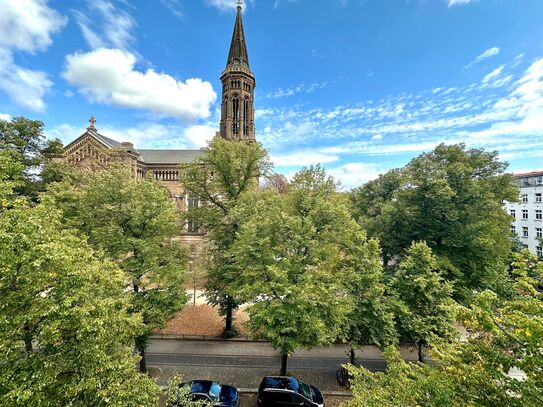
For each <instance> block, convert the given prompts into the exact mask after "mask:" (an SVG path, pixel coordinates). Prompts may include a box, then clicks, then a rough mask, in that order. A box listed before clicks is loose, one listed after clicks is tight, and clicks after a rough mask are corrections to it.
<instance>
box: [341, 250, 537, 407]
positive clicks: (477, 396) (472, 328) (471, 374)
mask: <svg viewBox="0 0 543 407" xmlns="http://www.w3.org/2000/svg"><path fill="white" fill-rule="evenodd" d="M514 256H515V261H514V262H513V274H514V276H515V279H514V280H513V281H512V284H513V286H514V295H513V297H512V298H501V297H499V296H498V295H497V294H496V293H494V292H492V291H489V290H486V291H483V292H480V293H478V294H477V295H475V296H474V298H473V302H472V303H471V304H470V305H469V306H465V307H464V306H458V307H457V319H458V320H459V321H461V322H462V324H463V325H464V326H465V327H466V329H467V337H466V338H465V339H456V340H454V341H452V342H448V341H440V340H436V341H434V343H433V349H432V352H431V355H432V363H431V364H418V363H408V362H405V361H403V360H402V359H401V358H400V357H399V353H398V352H397V351H396V350H395V349H393V348H390V349H388V350H387V351H386V353H385V355H386V358H387V371H386V372H385V373H371V372H369V371H368V370H366V369H364V368H361V369H356V368H351V369H350V370H351V373H352V374H353V376H354V377H353V379H352V384H353V387H352V388H353V396H354V397H353V400H352V401H350V402H348V403H347V406H348V407H355V406H356V407H358V406H369V407H389V406H398V407H408V406H409V407H410V406H436V407H437V406H458V407H460V406H467V405H470V406H486V407H521V406H522V407H532V406H533V407H535V406H540V405H542V403H543V371H542V370H541V366H543V301H542V299H543V297H542V293H541V292H540V291H538V290H537V289H536V287H537V285H538V284H539V283H540V281H541V279H542V277H543V264H542V263H541V262H540V261H539V260H538V259H537V258H535V256H533V255H531V254H530V253H529V252H528V251H527V250H526V251H524V252H522V253H517V254H515V255H514ZM515 371H517V373H518V374H521V375H524V377H523V378H519V377H514V376H512V374H511V373H512V372H515Z"/></svg>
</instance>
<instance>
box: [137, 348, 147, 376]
mask: <svg viewBox="0 0 543 407" xmlns="http://www.w3.org/2000/svg"><path fill="white" fill-rule="evenodd" d="M138 350H139V352H140V357H141V359H140V373H147V362H146V360H145V348H144V347H143V346H139V347H138Z"/></svg>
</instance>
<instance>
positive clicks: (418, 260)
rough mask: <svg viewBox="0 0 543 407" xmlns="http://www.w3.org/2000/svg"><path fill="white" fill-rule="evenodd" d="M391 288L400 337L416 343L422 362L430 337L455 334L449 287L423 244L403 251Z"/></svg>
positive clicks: (414, 244)
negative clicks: (396, 300)
mask: <svg viewBox="0 0 543 407" xmlns="http://www.w3.org/2000/svg"><path fill="white" fill-rule="evenodd" d="M391 286H392V290H393V291H394V293H395V294H396V296H397V299H398V303H399V304H401V305H400V306H399V307H398V309H397V314H396V317H397V318H398V330H399V333H400V337H401V339H402V340H403V341H411V342H415V343H416V344H417V346H418V348H419V360H420V361H421V362H422V358H423V355H422V349H423V346H426V345H428V343H429V340H430V339H431V338H432V337H433V336H437V337H439V338H442V339H447V338H452V337H453V335H454V326H453V324H454V315H453V312H452V308H451V306H452V302H453V301H452V299H451V296H452V292H453V290H452V286H451V284H450V283H449V282H446V281H445V280H444V279H443V277H442V275H441V272H440V270H439V269H438V262H437V259H436V257H435V256H434V255H433V254H432V250H431V249H430V248H429V247H428V246H427V245H426V243H424V242H418V243H413V244H412V245H411V247H410V248H409V249H408V250H407V251H406V257H405V258H404V259H402V261H401V262H400V264H399V267H398V270H397V271H396V273H395V275H394V277H393V279H392V281H391Z"/></svg>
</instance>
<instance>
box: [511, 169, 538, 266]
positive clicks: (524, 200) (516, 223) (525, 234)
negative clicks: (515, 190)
mask: <svg viewBox="0 0 543 407" xmlns="http://www.w3.org/2000/svg"><path fill="white" fill-rule="evenodd" d="M514 176H515V179H516V181H517V183H518V186H519V188H520V197H519V201H518V202H506V203H505V208H506V210H507V212H508V213H509V214H510V215H511V216H512V217H513V218H514V220H513V222H512V223H511V231H512V232H513V233H516V235H517V236H518V237H519V240H520V241H521V242H522V244H523V245H524V246H525V247H527V248H528V249H529V250H530V251H531V252H532V253H534V254H537V255H538V256H540V257H543V247H542V246H543V242H542V239H543V198H542V197H543V170H541V171H533V172H528V173H522V174H514Z"/></svg>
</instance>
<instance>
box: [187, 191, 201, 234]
mask: <svg viewBox="0 0 543 407" xmlns="http://www.w3.org/2000/svg"><path fill="white" fill-rule="evenodd" d="M196 208H198V197H196V196H194V195H189V196H188V198H187V209H188V210H189V211H190V210H191V209H196ZM199 229H200V224H199V223H198V222H197V221H196V220H194V219H193V218H192V216H190V215H189V218H188V219H187V232H189V233H198V231H199Z"/></svg>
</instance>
